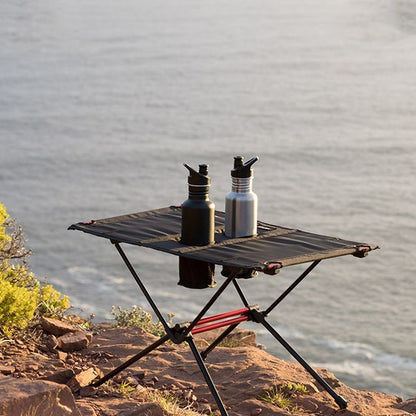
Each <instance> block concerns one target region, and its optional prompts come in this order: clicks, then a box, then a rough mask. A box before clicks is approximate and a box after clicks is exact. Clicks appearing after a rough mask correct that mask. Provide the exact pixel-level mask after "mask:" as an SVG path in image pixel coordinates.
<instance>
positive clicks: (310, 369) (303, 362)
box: [257, 313, 348, 409]
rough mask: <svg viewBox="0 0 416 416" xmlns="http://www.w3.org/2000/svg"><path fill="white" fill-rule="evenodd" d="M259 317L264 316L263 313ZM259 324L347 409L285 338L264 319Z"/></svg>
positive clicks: (338, 403) (344, 403) (342, 407)
mask: <svg viewBox="0 0 416 416" xmlns="http://www.w3.org/2000/svg"><path fill="white" fill-rule="evenodd" d="M257 315H260V316H262V314H261V313H258V314H257ZM258 322H260V323H261V324H262V325H263V326H264V327H265V328H266V329H267V330H268V331H269V332H270V333H271V334H272V335H273V336H274V337H275V338H276V339H277V340H278V341H279V342H280V343H281V344H282V345H283V347H285V348H286V350H287V351H288V352H289V353H290V354H291V355H292V356H293V357H294V358H295V359H296V360H297V361H298V362H299V363H300V364H301V365H302V366H303V368H304V369H305V370H306V371H307V372H308V373H309V374H310V375H311V376H312V377H313V378H314V379H315V380H316V381H317V382H318V383H319V384H320V385H321V386H322V387H323V388H324V389H325V390H326V391H327V392H328V393H329V394H330V395H331V396H332V397H333V399H334V400H335V402H336V403H337V405H338V406H339V407H340V409H346V408H347V405H348V403H347V401H346V400H345V399H344V398H343V397H342V396H340V395H339V394H337V393H336V392H335V391H334V389H333V388H332V387H331V386H330V385H329V384H328V383H327V382H326V381H325V380H324V379H323V378H322V377H321V376H320V375H319V374H318V373H317V372H316V371H315V370H314V369H313V368H312V367H311V366H310V365H309V364H308V363H307V362H306V361H305V360H304V359H303V357H302V356H301V355H299V354H298V353H297V352H296V351H295V350H294V349H293V348H292V346H291V345H290V344H289V343H288V342H286V341H285V339H283V337H282V336H281V335H280V334H279V333H278V332H277V331H276V330H275V329H274V328H273V327H272V326H271V325H270V324H269V323H268V322H267V321H266V320H265V319H264V316H262V318H259V320H258Z"/></svg>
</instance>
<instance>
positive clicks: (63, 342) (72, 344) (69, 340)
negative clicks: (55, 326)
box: [57, 331, 89, 352]
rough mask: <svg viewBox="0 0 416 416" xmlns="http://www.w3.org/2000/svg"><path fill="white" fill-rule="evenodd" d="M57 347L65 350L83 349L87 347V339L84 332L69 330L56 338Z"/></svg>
mask: <svg viewBox="0 0 416 416" xmlns="http://www.w3.org/2000/svg"><path fill="white" fill-rule="evenodd" d="M57 342H58V347H59V348H60V349H61V350H63V351H65V352H73V351H79V350H83V349H84V348H87V347H88V344H89V341H88V338H87V337H86V336H85V333H84V332H80V331H79V332H69V333H67V334H65V335H62V336H60V337H59V338H58V340H57Z"/></svg>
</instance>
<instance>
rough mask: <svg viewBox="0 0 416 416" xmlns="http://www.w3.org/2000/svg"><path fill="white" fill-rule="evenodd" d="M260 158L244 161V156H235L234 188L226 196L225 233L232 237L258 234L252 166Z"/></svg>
mask: <svg viewBox="0 0 416 416" xmlns="http://www.w3.org/2000/svg"><path fill="white" fill-rule="evenodd" d="M258 160H259V158H258V157H257V156H256V157H253V158H252V159H250V160H249V161H248V162H246V163H243V158H242V156H236V157H234V169H232V170H231V179H232V190H231V192H230V193H229V194H227V196H226V197H225V235H226V236H227V237H231V238H237V237H251V236H254V235H256V234H257V195H256V194H255V193H254V192H253V190H252V182H253V170H252V169H251V166H252V165H253V163H255V162H257V161H258Z"/></svg>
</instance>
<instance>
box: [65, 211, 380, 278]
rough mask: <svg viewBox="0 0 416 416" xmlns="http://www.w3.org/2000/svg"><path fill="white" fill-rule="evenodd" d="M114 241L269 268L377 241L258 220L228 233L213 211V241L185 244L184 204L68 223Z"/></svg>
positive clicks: (358, 252)
mask: <svg viewBox="0 0 416 416" xmlns="http://www.w3.org/2000/svg"><path fill="white" fill-rule="evenodd" d="M69 229H70V230H80V231H84V232H86V233H89V234H93V235H95V236H98V237H103V238H107V239H109V240H111V241H112V242H114V243H128V244H134V245H138V246H144V247H150V248H152V249H155V250H159V251H163V252H167V253H170V254H174V255H177V256H182V257H187V258H191V259H195V260H202V261H206V262H209V263H215V264H219V265H225V266H232V267H240V268H245V269H252V270H258V271H263V272H268V271H269V270H271V269H273V268H280V267H285V266H290V265H294V264H299V263H306V262H311V261H315V260H322V259H327V258H331V257H339V256H344V255H347V254H352V255H354V256H357V257H363V256H364V255H366V254H367V253H368V252H369V251H371V250H374V249H376V248H378V247H377V246H376V245H371V244H366V243H359V242H355V241H348V240H342V239H340V238H336V237H330V236H325V235H319V234H313V233H309V232H305V231H301V230H296V229H291V228H284V227H280V226H277V225H273V224H267V223H264V222H261V221H258V225H257V232H258V234H257V236H255V237H246V238H228V237H226V236H225V235H224V213H223V212H220V211H216V212H215V244H212V245H208V246H188V245H184V244H181V242H180V233H181V207H180V206H171V207H166V208H160V209H154V210H150V211H144V212H138V213H133V214H127V215H121V216H118V217H112V218H104V219H99V220H92V221H88V222H79V223H77V224H73V225H71V226H70V227H69Z"/></svg>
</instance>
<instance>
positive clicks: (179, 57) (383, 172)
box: [0, 0, 416, 398]
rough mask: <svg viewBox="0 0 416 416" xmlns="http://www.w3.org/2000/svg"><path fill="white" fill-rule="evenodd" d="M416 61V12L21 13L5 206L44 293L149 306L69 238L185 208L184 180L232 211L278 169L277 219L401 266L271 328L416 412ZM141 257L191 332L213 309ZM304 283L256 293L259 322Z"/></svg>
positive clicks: (243, 3) (322, 271)
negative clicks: (134, 215) (239, 175)
mask: <svg viewBox="0 0 416 416" xmlns="http://www.w3.org/2000/svg"><path fill="white" fill-rule="evenodd" d="M415 51H416V1H415V0H364V1H363V0H339V1H333V0H331V1H329V0H319V1H313V0H309V1H307V0H303V1H302V0H290V1H289V0H280V1H276V0H270V1H267V0H260V1H253V0H238V1H237V0H227V1H220V0H213V1H209V2H195V1H191V0H178V1H175V2H172V1H167V0H134V1H133V0H123V1H110V0H100V1H98V0H91V1H80V0H71V1H65V0H37V1H26V0H21V1H19V0H13V1H11V0H5V1H2V2H1V3H0V201H1V202H3V203H4V204H5V205H6V206H7V208H8V210H9V212H10V214H11V215H12V216H13V217H15V218H17V220H18V222H19V223H20V224H21V225H22V227H23V229H24V231H25V235H26V239H27V242H26V245H27V247H28V248H31V249H32V251H33V254H32V256H31V258H30V265H31V267H32V269H33V271H34V272H35V273H36V275H37V276H38V277H39V278H40V279H41V280H43V279H44V278H46V279H47V281H48V282H50V283H52V284H53V285H54V286H55V287H56V288H58V289H59V290H61V291H63V292H64V293H66V294H68V295H69V296H70V298H71V300H72V304H73V305H74V310H75V311H76V312H79V313H81V314H83V315H85V316H88V315H89V314H90V313H94V314H95V315H96V317H97V318H96V321H102V320H105V319H112V315H111V306H112V305H120V306H122V307H124V308H128V307H130V306H131V305H133V304H136V305H140V306H143V307H145V308H146V309H149V307H148V305H147V304H146V302H145V300H144V299H143V296H142V295H140V294H139V291H138V288H137V286H136V284H135V283H134V281H133V279H132V278H131V276H130V274H129V273H128V271H127V270H126V269H125V267H124V266H123V265H122V264H121V259H120V258H119V256H118V254H117V253H116V251H115V250H114V248H113V247H112V246H111V244H110V243H109V242H108V241H107V240H104V239H99V238H95V237H93V236H90V235H87V234H84V233H80V232H74V231H67V227H68V226H69V225H70V224H72V223H74V222H78V221H83V220H88V219H92V218H93V219H97V218H103V217H109V216H115V215H120V214H125V213H130V212H137V211H144V210H147V209H151V208H158V207H164V206H168V205H171V204H180V203H181V202H182V201H183V200H185V199H186V197H187V195H186V177H187V171H186V169H185V168H184V167H183V166H182V163H184V162H186V163H188V164H190V165H192V166H194V167H196V166H197V165H198V164H199V163H208V164H209V165H210V175H211V177H212V190H211V199H212V200H213V201H214V202H215V204H216V207H217V209H220V210H223V209H224V196H225V194H226V193H227V192H228V191H229V190H230V178H229V171H230V169H231V167H232V161H233V156H235V155H237V154H242V155H244V156H245V157H247V158H249V157H252V156H255V155H258V156H259V157H260V161H259V162H258V163H256V165H255V178H254V190H255V192H256V193H257V195H258V197H259V218H260V219H261V220H263V221H266V222H272V223H277V224H280V225H283V226H288V227H296V228H300V229H303V230H305V231H311V232H316V233H320V234H329V235H334V236H338V237H341V238H345V239H351V240H356V241H362V242H368V243H374V244H378V245H380V247H381V250H378V251H375V252H373V253H370V255H369V256H368V257H367V258H365V259H357V258H355V257H352V256H348V257H343V258H338V259H331V260H328V261H324V262H322V263H321V264H320V265H319V267H317V269H315V270H314V271H313V272H312V274H311V275H310V276H309V277H308V279H307V280H306V281H304V282H303V283H302V285H300V286H299V287H298V288H297V289H296V290H295V291H294V292H293V294H292V295H291V296H289V297H288V298H287V299H285V301H284V302H283V303H282V304H281V305H279V307H278V308H277V309H276V310H275V311H274V312H273V314H272V315H271V316H270V320H271V322H272V323H273V324H274V325H277V328H278V329H279V331H280V332H281V333H282V334H283V336H285V337H286V338H287V339H288V341H289V342H290V343H292V345H293V346H294V347H295V348H296V349H297V350H298V351H299V352H300V353H301V354H302V355H303V356H304V357H305V358H306V359H307V360H308V361H310V362H311V363H312V364H313V365H318V366H325V367H327V368H329V369H330V370H331V371H332V372H334V373H335V374H336V375H337V376H338V377H339V378H340V379H341V380H342V381H344V382H345V383H347V384H349V385H351V386H353V387H356V388H362V389H372V390H381V391H385V392H389V393H395V394H399V395H402V396H404V397H405V398H408V397H413V396H416V382H415V380H416V377H415V372H416V350H415V344H416V332H415V326H416V303H415V298H416V290H415V270H416V223H415V212H416V192H415V173H416V100H415V97H416V54H415ZM126 250H127V252H128V255H130V256H131V259H132V261H133V262H134V264H135V266H137V270H138V272H139V273H140V274H141V276H142V278H143V280H144V281H145V282H146V284H147V285H148V287H149V289H150V290H151V292H152V293H154V295H155V299H156V301H157V302H158V303H159V304H160V306H161V309H162V310H163V312H164V313H165V314H167V313H170V312H173V313H175V318H174V319H175V320H177V321H183V320H187V319H189V318H191V317H192V316H193V315H194V314H195V312H196V311H198V310H199V309H200V308H201V306H202V304H203V303H204V301H206V299H207V298H208V297H210V296H211V295H212V294H213V291H211V290H190V289H185V288H183V287H180V286H178V285H177V284H176V283H177V281H178V276H177V268H178V267H177V266H178V265H177V258H174V257H173V256H169V255H166V254H163V253H158V252H153V251H151V250H148V249H144V248H137V247H126ZM304 268H305V267H304V266H299V267H298V266H296V267H292V268H288V269H284V270H282V271H281V273H280V274H279V275H277V276H275V277H270V276H259V277H258V278H257V279H255V280H253V281H244V282H242V284H243V285H244V287H247V290H248V293H249V295H250V296H249V301H250V303H260V304H261V305H268V304H269V303H271V302H272V301H273V300H274V299H275V298H276V297H277V296H278V294H279V293H281V291H282V290H284V289H285V288H286V287H287V286H288V285H289V284H290V283H291V282H292V280H293V279H294V278H296V277H297V276H298V275H299V274H300V273H301V272H302V271H303V270H304ZM216 280H217V281H218V282H221V281H222V280H223V278H222V277H221V276H220V274H219V270H218V271H217V276H216ZM234 306H235V307H239V306H240V304H239V303H238V302H237V300H236V299H235V298H234V293H233V292H232V291H231V290H230V293H228V292H226V295H225V297H224V301H223V302H222V303H221V304H219V305H218V307H217V308H216V310H218V311H220V310H222V311H224V310H226V309H225V308H227V309H229V308H231V307H234ZM259 341H260V342H261V343H263V344H264V345H266V347H267V349H268V351H269V352H271V353H273V354H276V355H277V356H279V357H282V358H285V359H288V358H289V356H288V355H287V354H286V353H285V351H284V350H283V349H282V348H281V347H280V346H279V345H277V344H276V343H275V342H274V341H273V339H271V337H270V336H268V335H267V334H265V333H263V332H259Z"/></svg>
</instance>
